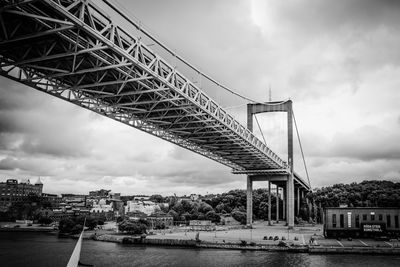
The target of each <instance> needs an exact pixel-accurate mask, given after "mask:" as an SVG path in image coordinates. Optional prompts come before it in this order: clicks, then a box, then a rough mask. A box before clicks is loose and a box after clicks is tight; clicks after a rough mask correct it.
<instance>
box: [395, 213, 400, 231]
mask: <svg viewBox="0 0 400 267" xmlns="http://www.w3.org/2000/svg"><path fill="white" fill-rule="evenodd" d="M394 227H396V228H399V215H395V216H394Z"/></svg>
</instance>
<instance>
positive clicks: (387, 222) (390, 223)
mask: <svg viewBox="0 0 400 267" xmlns="http://www.w3.org/2000/svg"><path fill="white" fill-rule="evenodd" d="M386 225H387V227H391V226H392V222H391V221H390V214H388V215H386Z"/></svg>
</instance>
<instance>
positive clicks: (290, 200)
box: [286, 174, 294, 228]
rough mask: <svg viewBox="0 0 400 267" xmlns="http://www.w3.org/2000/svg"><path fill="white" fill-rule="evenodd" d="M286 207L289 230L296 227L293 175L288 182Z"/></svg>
mask: <svg viewBox="0 0 400 267" xmlns="http://www.w3.org/2000/svg"><path fill="white" fill-rule="evenodd" d="M286 203H287V204H286V207H287V211H286V214H287V217H286V218H287V219H286V222H287V226H288V227H289V228H293V227H294V184H293V174H289V175H288V180H287V182H286Z"/></svg>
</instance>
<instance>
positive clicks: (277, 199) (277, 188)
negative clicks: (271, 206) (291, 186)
mask: <svg viewBox="0 0 400 267" xmlns="http://www.w3.org/2000/svg"><path fill="white" fill-rule="evenodd" d="M276 223H279V186H278V185H276Z"/></svg>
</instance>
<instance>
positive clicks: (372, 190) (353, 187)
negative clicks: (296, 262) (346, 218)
mask: <svg viewBox="0 0 400 267" xmlns="http://www.w3.org/2000/svg"><path fill="white" fill-rule="evenodd" d="M307 197H308V199H309V200H310V202H312V203H314V205H313V209H312V210H313V212H312V214H310V216H311V217H313V218H314V217H315V218H316V219H317V220H318V221H321V214H322V210H323V208H325V207H339V206H340V205H347V206H348V207H400V182H392V181H386V180H370V181H363V182H361V183H350V184H334V185H332V186H327V187H322V188H316V189H314V190H313V192H312V193H309V194H308V195H307ZM302 211H303V213H307V211H306V210H305V209H302ZM305 215H307V214H305ZM303 217H304V216H303Z"/></svg>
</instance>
